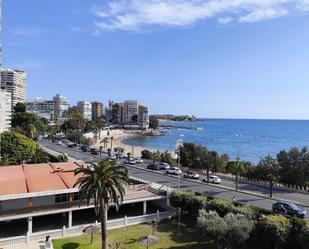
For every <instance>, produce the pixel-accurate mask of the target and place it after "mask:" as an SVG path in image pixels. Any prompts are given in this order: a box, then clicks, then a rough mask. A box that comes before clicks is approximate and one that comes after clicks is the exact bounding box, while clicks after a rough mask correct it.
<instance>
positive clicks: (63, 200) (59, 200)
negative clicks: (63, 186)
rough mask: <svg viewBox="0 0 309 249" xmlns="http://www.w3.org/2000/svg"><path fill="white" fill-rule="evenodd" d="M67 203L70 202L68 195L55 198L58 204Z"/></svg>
mask: <svg viewBox="0 0 309 249" xmlns="http://www.w3.org/2000/svg"><path fill="white" fill-rule="evenodd" d="M67 201H68V195H67V194H60V195H56V197H55V202H56V203H62V202H67Z"/></svg>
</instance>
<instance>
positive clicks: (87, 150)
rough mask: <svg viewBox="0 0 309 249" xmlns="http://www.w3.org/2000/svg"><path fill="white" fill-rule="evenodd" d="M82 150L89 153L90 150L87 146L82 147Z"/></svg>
mask: <svg viewBox="0 0 309 249" xmlns="http://www.w3.org/2000/svg"><path fill="white" fill-rule="evenodd" d="M80 149H81V150H82V152H89V151H90V148H89V146H87V145H83V146H82V147H80Z"/></svg>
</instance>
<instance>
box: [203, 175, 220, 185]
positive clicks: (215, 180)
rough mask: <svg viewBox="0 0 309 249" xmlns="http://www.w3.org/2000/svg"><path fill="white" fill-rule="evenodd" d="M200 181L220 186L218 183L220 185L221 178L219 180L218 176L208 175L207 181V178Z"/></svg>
mask: <svg viewBox="0 0 309 249" xmlns="http://www.w3.org/2000/svg"><path fill="white" fill-rule="evenodd" d="M202 181H203V182H209V183H216V184H220V183H221V178H220V177H219V176H213V175H210V176H209V178H208V179H207V177H206V178H205V179H203V180H202Z"/></svg>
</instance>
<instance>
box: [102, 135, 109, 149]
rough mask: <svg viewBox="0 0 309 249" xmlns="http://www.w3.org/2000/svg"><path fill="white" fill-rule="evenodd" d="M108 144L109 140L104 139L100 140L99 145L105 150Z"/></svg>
mask: <svg viewBox="0 0 309 249" xmlns="http://www.w3.org/2000/svg"><path fill="white" fill-rule="evenodd" d="M108 142H109V138H108V137H105V138H103V139H102V141H101V143H102V144H103V147H104V149H105V148H106V146H107V144H108Z"/></svg>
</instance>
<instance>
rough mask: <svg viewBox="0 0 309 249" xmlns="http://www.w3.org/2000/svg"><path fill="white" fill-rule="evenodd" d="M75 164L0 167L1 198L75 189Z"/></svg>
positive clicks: (77, 165)
mask: <svg viewBox="0 0 309 249" xmlns="http://www.w3.org/2000/svg"><path fill="white" fill-rule="evenodd" d="M78 167H82V164H78V163H75V162H68V163H43V164H24V165H18V166H4V167H0V196H1V195H14V194H26V193H36V192H44V191H52V190H65V189H70V188H73V185H74V183H75V181H76V179H77V178H78V176H75V175H74V170H75V169H76V168H78Z"/></svg>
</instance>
